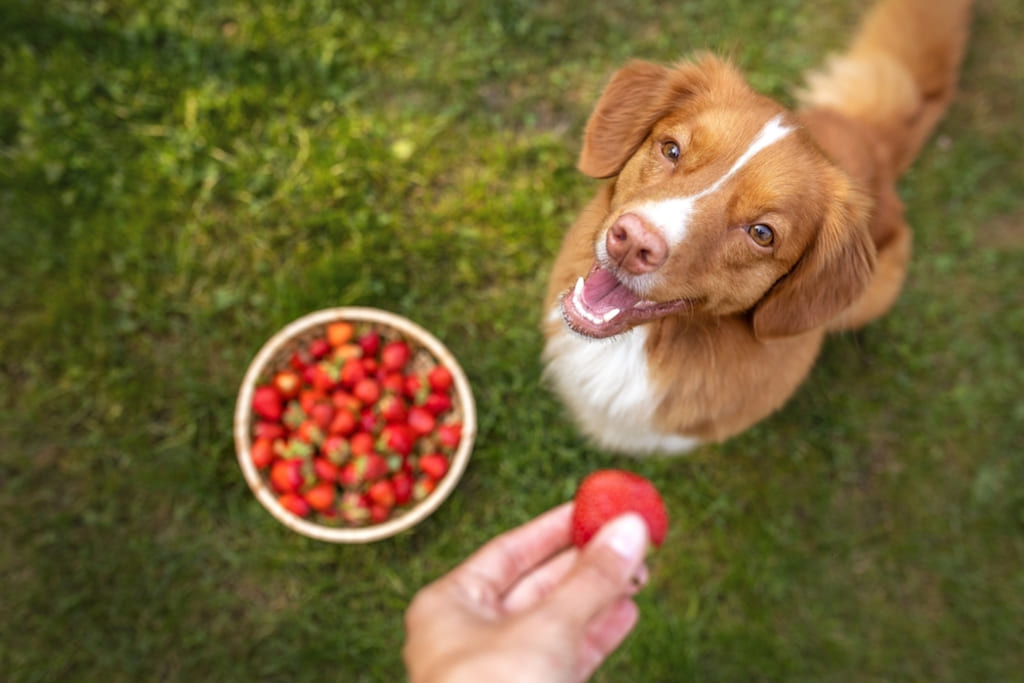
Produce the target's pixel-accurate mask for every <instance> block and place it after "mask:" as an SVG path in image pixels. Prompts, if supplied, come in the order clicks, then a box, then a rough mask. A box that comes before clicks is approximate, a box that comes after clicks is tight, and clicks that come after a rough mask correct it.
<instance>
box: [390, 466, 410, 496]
mask: <svg viewBox="0 0 1024 683" xmlns="http://www.w3.org/2000/svg"><path fill="white" fill-rule="evenodd" d="M391 487H392V488H393V489H394V490H395V505H405V504H406V503H408V502H409V501H410V500H411V499H412V476H411V475H410V474H409V473H408V472H406V471H404V470H402V471H399V472H395V473H394V474H393V475H391Z"/></svg>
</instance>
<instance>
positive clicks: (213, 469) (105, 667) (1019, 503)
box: [0, 0, 1024, 681]
mask: <svg viewBox="0 0 1024 683" xmlns="http://www.w3.org/2000/svg"><path fill="white" fill-rule="evenodd" d="M3 4H4V10H3V14H4V22H3V27H2V28H0V267H2V272H3V274H4V278H3V281H4V285H3V287H2V288H0V313H2V315H3V319H4V326H3V331H2V332H0V359H2V360H0V578H2V582H3V583H2V585H3V589H2V590H0V612H2V613H3V614H4V615H5V618H4V620H3V624H2V625H0V671H2V672H3V675H2V676H0V677H2V678H4V679H5V680H10V681H48V680H56V679H61V680H109V681H120V680H125V681H128V680H131V681H135V680H172V681H177V680H182V681H190V680H218V681H234V680H239V681H240V680H252V679H261V680H286V679H287V680H319V679H322V678H324V677H330V678H334V679H340V680H346V681H391V680H400V679H401V678H402V676H403V673H402V668H401V661H400V658H399V649H400V645H401V642H402V639H403V635H402V621H401V619H402V614H403V610H404V608H405V605H406V604H407V603H408V601H409V599H410V598H411V596H412V595H413V594H414V593H415V591H416V590H417V589H418V588H419V587H420V586H422V585H423V584H425V583H426V582H428V581H429V580H431V579H433V578H434V577H436V576H438V575H439V574H441V573H442V572H444V571H445V570H446V569H448V568H449V567H451V566H452V565H453V564H455V563H456V562H457V561H459V560H460V559H462V558H463V557H465V556H466V555H467V554H468V553H469V552H470V551H471V550H472V549H473V548H475V547H476V546H477V545H478V544H479V543H481V542H483V541H484V540H485V539H486V538H488V537H490V536H491V535H493V534H495V533H497V532H499V531H500V530H503V529H505V528H508V527H510V526H512V525H514V524H517V523H519V522H521V521H523V520H525V519H527V518H529V517H531V516H533V515H535V514H537V513H539V512H541V511H542V510H545V509H547V508H548V507H550V506H553V505H554V504H556V503H558V502H560V501H562V500H564V499H566V498H567V497H568V496H570V495H571V492H572V490H573V488H574V486H575V483H576V482H577V481H578V480H579V478H580V477H581V476H583V475H584V474H585V473H586V472H588V471H590V470H591V469H593V468H596V467H602V466H626V467H630V468H633V469H636V470H637V471H639V472H641V473H643V474H645V475H647V476H650V477H652V478H653V479H654V480H655V481H656V482H657V483H658V484H659V486H660V487H661V488H662V489H663V490H664V491H665V492H666V494H667V498H668V500H667V502H668V505H669V509H670V513H671V516H672V518H673V527H672V530H671V536H670V539H669V541H668V542H667V543H666V546H665V548H664V549H663V550H662V552H661V553H660V554H659V555H658V556H657V557H656V558H655V559H654V560H653V567H652V570H653V580H652V585H651V587H650V588H649V589H648V590H647V591H646V592H645V593H644V594H643V595H642V596H641V597H640V606H641V612H642V617H641V623H640V625H639V626H638V628H637V629H636V631H635V632H634V634H633V635H632V636H631V637H630V638H629V640H628V641H627V642H626V644H625V645H624V646H623V647H622V648H621V649H620V650H619V651H617V652H616V653H615V654H614V656H613V657H612V658H611V659H610V660H609V662H608V663H607V665H606V666H605V668H604V669H602V671H601V672H600V673H599V674H598V676H597V680H601V681H617V680H649V681H684V680H701V681H750V680H786V681H801V680H814V681H838V680H843V681H847V680H855V681H869V680H871V681H874V680H885V681H981V680H991V681H995V680H1014V679H1018V680H1019V677H1020V675H1021V674H1020V672H1021V671H1024V655H1022V654H1021V653H1022V652H1024V649H1022V647H1021V646H1022V645H1024V640H1022V637H1021V635H1020V633H1021V631H1020V626H1021V624H1022V623H1024V597H1022V596H1024V570H1022V567H1024V493H1022V490H1024V489H1022V487H1021V482H1022V480H1024V457H1022V455H1021V454H1022V452H1024V436H1022V432H1024V402H1022V399H1021V396H1022V392H1021V387H1022V386H1024V370H1022V361H1024V358H1022V355H1024V354H1022V351H1024V345H1022V343H1021V338H1022V335H1024V299H1022V298H1021V293H1020V291H1021V290H1020V286H1021V283H1022V279H1024V228H1022V223H1024V199H1022V195H1021V188H1022V187H1024V167H1022V164H1021V157H1020V140H1019V133H1020V131H1019V128H1020V108H1019V103H1020V102H1021V101H1022V97H1024V83H1022V82H1021V80H1020V78H1019V74H1020V73H1024V52H1022V51H1021V50H1020V49H1019V35H1020V34H1021V31H1022V30H1024V12H1022V10H1021V6H1020V4H1019V3H1017V2H1015V1H1014V0H982V1H981V2H980V3H979V7H978V10H977V19H976V26H975V37H974V41H973V43H972V46H971V49H970V53H969V54H968V57H967V60H966V64H965V67H964V78H963V92H962V93H961V95H960V97H959V98H958V100H957V101H956V103H955V104H954V106H953V108H952V110H951V111H950V113H949V116H948V117H947V118H946V120H945V121H944V123H943V125H942V128H941V130H940V131H939V133H938V135H937V137H936V139H935V140H934V141H933V142H932V144H930V145H929V146H928V148H927V149H926V151H925V152H924V154H923V156H922V157H921V159H920V160H919V162H918V163H917V164H916V166H915V168H914V170H913V171H912V172H911V173H910V174H909V175H908V176H907V178H906V179H905V180H904V182H903V184H902V191H903V192H902V194H903V196H904V198H905V200H906V204H907V212H908V216H909V219H910V221H911V223H912V224H913V225H914V226H915V227H916V255H915V260H914V265H913V268H912V270H911V273H910V276H909V279H908V283H907V287H906V290H905V292H904V295H903V296H902V298H901V299H900V301H899V303H898V305H897V307H896V310H895V311H894V312H893V313H892V315H890V316H889V317H887V318H885V319H884V320H882V321H880V322H879V323H877V324H875V325H873V326H871V327H870V328H868V329H867V330H865V331H863V332H861V333H858V334H855V335H848V336H842V337H837V338H834V339H832V340H831V341H830V343H829V344H828V346H827V348H826V349H825V351H824V353H823V356H822V358H821V361H820V363H819V365H818V366H817V368H816V369H815V371H814V373H813V375H812V376H811V378H810V379H809V381H808V382H807V383H806V385H804V387H803V388H802V389H801V391H800V392H799V393H798V395H797V396H796V397H795V398H794V400H793V401H792V402H791V403H790V404H789V405H788V406H787V407H786V408H785V409H784V410H783V411H781V412H780V413H779V414H777V415H775V416H773V417H772V418H771V419H769V420H767V421H765V422H763V423H761V424H760V425H758V426H757V427H755V428H754V429H752V430H751V431H749V432H748V433H746V434H744V435H742V436H740V437H738V438H736V439H734V440H732V441H730V442H728V443H726V444H724V445H721V446H709V447H707V448H704V449H702V450H700V451H698V452H697V453H695V454H694V455H693V456H691V457H688V458H682V459H652V460H645V461H640V462H634V461H624V460H622V459H620V458H618V457H616V456H614V455H612V454H608V453H604V452H601V451H598V450H595V449H594V448H592V447H590V446H588V445H587V444H586V443H584V442H583V441H581V439H580V438H579V437H578V435H577V434H576V433H575V432H574V430H573V428H572V427H571V425H570V424H569V423H568V421H567V420H566V419H565V415H564V414H563V413H562V411H561V408H560V407H559V405H558V404H557V402H556V401H555V400H554V399H553V398H552V396H551V395H550V394H549V393H548V392H547V391H546V390H545V389H544V387H543V386H542V384H541V382H540V366H539V361H538V356H539V352H540V348H541V340H540V336H539V332H538V325H539V318H540V299H541V296H542V292H543V289H544V281H545V277H546V269H547V267H548V266H549V264H550V262H551V260H552V258H553V254H554V251H555V249H556V248H557V245H558V243H559V241H560V237H561V234H562V232H563V230H564V229H565V227H566V226H567V225H568V223H569V222H570V221H571V220H572V218H573V216H574V215H575V212H576V211H577V210H578V209H579V207H580V206H581V205H582V203H583V202H584V201H585V200H586V198H587V197H588V196H589V194H590V193H591V192H592V191H593V189H594V183H593V182H592V181H590V180H587V179H585V178H583V177H582V176H580V175H579V174H578V173H577V172H576V171H575V169H574V163H575V155H576V153H577V151H578V147H579V137H580V134H581V130H582V126H583V123H584V122H585V120H586V116H587V114H588V112H589V108H590V106H592V104H593V102H594V101H595V99H596V97H597V95H598V93H599V91H600V88H601V85H602V83H603V82H604V81H605V79H607V77H608V75H609V74H610V73H611V71H612V70H613V69H614V68H616V66H618V65H619V64H621V63H622V61H623V60H625V59H626V58H628V57H630V56H641V57H645V58H649V59H653V60H659V61H672V60H675V59H677V58H678V57H680V56H681V55H683V54H685V53H686V52H688V51H689V50H691V49H699V48H712V49H715V50H719V51H723V52H726V53H728V54H731V55H732V56H733V57H734V58H735V59H736V61H737V62H738V63H740V64H741V65H742V66H743V67H744V68H745V69H746V70H747V72H748V73H749V75H750V79H751V82H752V83H753V84H754V85H755V86H757V87H758V88H760V89H762V90H764V91H766V92H769V93H770V94H773V95H775V96H778V97H781V98H783V99H787V98H788V92H789V90H788V88H789V86H790V85H792V84H794V83H796V82H797V79H798V78H799V74H800V73H801V72H802V71H803V70H804V69H806V68H808V67H809V66H812V65H814V64H815V63H817V62H818V61H819V60H820V59H822V58H823V56H824V55H825V54H826V52H827V51H829V50H831V49H834V48H836V47H837V46H839V45H841V44H842V42H843V41H844V37H845V36H846V35H847V31H848V30H849V28H850V26H851V24H852V22H854V21H855V19H856V17H857V15H858V12H859V10H858V9H857V8H856V7H855V6H854V5H855V4H856V3H839V2H837V1H836V0H832V1H830V2H827V3H813V6H812V4H811V3H806V4H805V3H798V2H796V1H795V0H785V1H783V2H777V3H774V4H773V5H772V7H771V8H770V9H769V8H768V7H767V6H764V7H761V6H760V5H756V4H751V3H743V2H739V1H735V0H728V1H721V0H719V1H716V2H710V1H709V0H694V1H692V2H688V3H683V4H681V5H679V4H677V5H678V6H670V5H665V6H661V5H660V4H659V3H647V2H633V1H631V2H619V1H612V2H608V3H573V2H563V1H556V2H548V3H532V2H526V1H525V0H520V1H518V2H507V3H458V2H444V1H442V0H438V1H437V2H411V1H410V2H394V3H344V4H335V3H330V2H326V0H304V1H302V2H292V3H255V4H254V3H243V2H238V1H235V2H232V1H230V0H219V1H217V2H196V1H189V0H159V1H156V0H136V1H134V2H124V1H120V0H54V1H53V2H33V1H31V0H5V2H4V3H3ZM463 5H466V6H463ZM752 36H753V37H756V38H755V39H752ZM347 304H358V305H370V306H379V307H383V308H387V309H390V310H394V311H396V312H398V313H402V314H405V315H407V316H409V317H411V318H413V319H415V320H417V321H418V322H420V323H421V324H423V325H425V326H426V327H428V328H429V329H431V330H432V331H434V332H435V333H436V334H437V335H438V336H439V337H440V338H441V339H443V340H445V341H446V343H447V344H448V345H449V346H450V348H451V349H452V350H453V352H454V353H455V354H456V356H457V357H458V358H459V359H460V360H461V362H462V364H463V366H464V367H465V369H466V370H467V373H468V374H469V376H470V379H471V381H472V382H473V384H474V387H475V391H476V395H477V402H478V405H479V408H480V413H481V415H480V421H481V432H480V437H479V441H478V447H477V448H476V450H475V453H474V457H473V461H472V463H471V466H470V468H469V470H468V472H467V474H466V476H465V478H464V480H463V482H462V483H461V484H460V486H459V488H458V489H457V490H456V493H455V494H454V495H453V497H452V498H450V499H449V500H448V501H447V502H446V503H445V505H444V506H443V507H442V508H441V509H440V510H439V511H438V512H437V513H436V514H435V515H434V516H433V517H432V518H431V519H429V520H428V521H427V522H425V523H424V524H423V525H421V527H419V528H418V529H416V530H415V531H414V532H412V533H409V534H406V535H403V536H401V537H398V538H394V539H391V540H388V541H384V542H381V543H377V544H374V545H370V546H365V547H337V546H332V545H326V544H322V543H317V542H314V541H309V540H306V539H303V538H300V537H298V536H296V535H295V534H292V533H291V532H288V531H287V530H286V529H284V528H283V527H282V526H281V525H279V524H278V523H277V522H275V521H274V520H273V519H272V518H271V517H270V516H269V515H268V514H266V513H265V512H264V511H263V510H262V509H261V508H260V507H259V506H258V504H257V503H256V502H255V501H254V500H253V499H252V497H251V496H250V495H249V493H248V491H247V489H246V488H245V485H244V483H243V482H242V478H241V476H240V472H239V470H238V467H237V465H236V463H235V461H234V453H233V447H232V442H231V414H232V410H233V401H234V396H235V392H236V389H237V385H238V383H239V381H240V379H241V376H242V374H243V372H244V370H245V367H246V365H247V364H248V361H249V359H250V357H251V356H252V355H253V354H254V353H255V351H256V350H257V349H258V348H259V346H260V345H261V344H262V342H263V341H264V340H265V339H266V338H267V337H268V336H269V335H270V334H272V333H273V332H274V331H275V330H276V329H277V328H279V327H280V326H281V325H283V324H285V323H286V322H288V321H290V320H292V319H294V318H296V317H298V316H300V315H302V314H304V313H306V312H309V311H311V310H314V309H317V308H321V307H327V306H334V305H347Z"/></svg>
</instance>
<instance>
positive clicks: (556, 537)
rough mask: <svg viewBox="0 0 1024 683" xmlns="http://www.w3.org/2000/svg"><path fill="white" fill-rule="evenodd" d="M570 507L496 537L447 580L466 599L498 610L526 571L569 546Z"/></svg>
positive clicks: (567, 505) (566, 506)
mask: <svg viewBox="0 0 1024 683" xmlns="http://www.w3.org/2000/svg"><path fill="white" fill-rule="evenodd" d="M571 516H572V504H571V503H565V504H563V505H559V506H558V507H556V508H554V509H552V510H549V511H548V512H545V513H544V514H542V515H540V516H539V517H537V518H535V519H533V520H532V521H530V522H527V523H526V524H524V525H522V526H520V527H517V528H515V529H513V530H511V531H508V532H505V533H504V534H502V535H500V536H498V537H496V538H495V539H493V540H492V541H490V542H488V543H487V544H486V545H484V546H483V547H482V548H480V550H478V551H477V552H475V553H474V554H473V555H471V556H470V557H469V559H467V560H466V561H465V562H463V563H462V564H461V565H459V566H458V567H456V568H455V569H454V570H453V571H452V572H451V573H450V574H449V576H448V578H449V579H450V580H451V581H453V582H454V583H455V584H456V585H457V586H458V587H459V589H460V590H461V591H462V592H463V593H464V594H465V595H466V597H467V598H468V599H469V600H470V601H472V602H476V603H483V604H490V605H492V606H495V607H496V606H497V605H498V603H499V602H500V600H501V596H502V595H503V594H504V593H505V592H506V591H507V590H509V588H511V587H512V586H513V585H514V584H515V583H516V582H517V581H519V579H520V578H521V577H522V576H523V575H524V574H526V573H527V572H528V571H530V570H531V569H533V568H534V567H536V566H537V565H539V564H540V563H542V562H543V561H545V560H547V559H548V558H549V557H551V556H552V555H554V554H555V553H557V552H558V551H559V550H562V549H563V548H565V547H567V546H568V545H569V544H570V536H571V530H570V521H569V520H570V518H571Z"/></svg>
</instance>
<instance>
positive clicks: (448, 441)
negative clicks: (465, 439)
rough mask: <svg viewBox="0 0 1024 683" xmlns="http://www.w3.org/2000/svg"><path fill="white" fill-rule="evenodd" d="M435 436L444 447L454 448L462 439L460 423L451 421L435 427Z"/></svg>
mask: <svg viewBox="0 0 1024 683" xmlns="http://www.w3.org/2000/svg"><path fill="white" fill-rule="evenodd" d="M437 438H438V440H440V442H441V445H442V446H444V447H445V448H451V449H455V448H458V447H459V441H461V440H462V423H461V422H452V423H449V424H443V425H441V426H440V427H438V428H437Z"/></svg>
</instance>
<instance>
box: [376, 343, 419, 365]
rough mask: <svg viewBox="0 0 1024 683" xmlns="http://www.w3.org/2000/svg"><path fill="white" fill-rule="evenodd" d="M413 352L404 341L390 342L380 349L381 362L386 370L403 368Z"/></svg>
mask: <svg viewBox="0 0 1024 683" xmlns="http://www.w3.org/2000/svg"><path fill="white" fill-rule="evenodd" d="M411 356H412V352H411V351H410V350H409V345H408V344H406V343H405V342H404V341H393V342H388V343H387V344H385V345H384V348H382V349H381V350H380V364H381V367H383V368H384V369H385V370H399V371H400V370H402V369H403V368H404V367H405V364H406V363H408V362H409V358H410V357H411Z"/></svg>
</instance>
